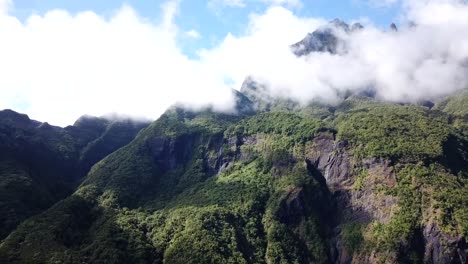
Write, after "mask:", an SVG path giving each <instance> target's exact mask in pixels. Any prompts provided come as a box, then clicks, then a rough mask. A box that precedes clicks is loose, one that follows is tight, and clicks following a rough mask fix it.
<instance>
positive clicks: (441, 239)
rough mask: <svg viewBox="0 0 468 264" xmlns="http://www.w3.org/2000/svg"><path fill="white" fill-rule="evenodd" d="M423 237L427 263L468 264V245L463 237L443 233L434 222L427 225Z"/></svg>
mask: <svg viewBox="0 0 468 264" xmlns="http://www.w3.org/2000/svg"><path fill="white" fill-rule="evenodd" d="M423 235H424V240H425V241H424V242H425V249H424V262H425V263H431V264H439V263H440V264H442V263H468V244H467V241H466V240H465V239H464V238H463V237H458V236H453V235H449V234H447V233H443V232H441V231H440V230H439V227H438V225H437V223H434V222H430V223H428V224H427V225H426V227H425V228H424V230H423Z"/></svg>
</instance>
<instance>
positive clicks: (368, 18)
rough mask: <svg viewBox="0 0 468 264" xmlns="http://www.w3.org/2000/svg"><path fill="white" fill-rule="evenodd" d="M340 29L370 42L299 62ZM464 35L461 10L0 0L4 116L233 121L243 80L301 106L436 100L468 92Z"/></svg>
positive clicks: (354, 0) (60, 120)
mask: <svg viewBox="0 0 468 264" xmlns="http://www.w3.org/2000/svg"><path fill="white" fill-rule="evenodd" d="M435 14H436V15H435ZM334 18H341V19H343V20H345V21H346V22H348V23H353V22H357V21H358V22H361V23H362V24H363V25H364V26H365V30H363V31H362V32H359V33H356V34H353V35H348V34H345V33H344V32H336V34H338V35H339V36H340V38H341V39H342V40H343V41H344V42H346V46H347V49H348V50H347V51H346V52H345V53H343V54H341V55H336V56H332V55H330V54H311V55H310V56H307V57H305V58H297V57H295V56H293V54H292V53H291V51H290V48H289V46H290V45H291V44H293V43H295V42H297V41H299V40H301V39H302V38H304V36H306V34H307V33H309V32H313V31H314V30H317V29H319V28H321V27H323V26H325V25H326V24H327V23H328V21H330V20H332V19H334ZM392 22H395V23H397V24H398V26H399V27H400V31H399V32H398V33H394V32H393V33H392V32H389V30H388V27H389V25H390V23H392ZM467 29H468V8H467V7H466V5H465V4H464V2H463V1H460V0H381V1H377V0H341V1H330V0H328V1H327V0H310V1H305V0H209V1H194V0H190V1H188V0H161V1H117V0H107V1H91V0H80V1H58V0H40V1H39V0H16V1H15V0H13V1H11V0H0V40H1V41H0V73H1V75H0V93H1V94H2V96H1V97H0V109H6V108H9V109H13V110H15V111H18V112H22V113H26V114H28V115H29V116H30V118H33V119H36V120H39V121H47V122H49V123H51V124H53V125H60V126H66V125H71V124H73V122H74V121H75V120H76V119H78V118H79V117H80V116H81V115H84V114H88V115H95V116H101V115H105V114H109V113H116V114H120V115H124V116H130V117H133V118H150V119H156V118H158V117H159V116H160V115H161V114H162V113H163V112H164V111H165V109H167V108H168V107H169V106H170V105H172V104H174V103H175V102H179V103H183V104H185V105H187V106H188V107H192V108H195V109H199V108H202V107H206V106H207V105H210V106H212V107H213V108H214V109H216V110H219V111H233V110H232V109H233V105H234V104H235V101H234V100H233V97H232V92H231V89H239V88H240V86H241V84H242V82H243V80H244V79H245V78H246V77H247V76H252V77H254V79H256V80H257V81H259V82H263V83H265V84H267V85H268V86H269V88H270V89H271V92H272V93H273V94H275V95H277V96H288V97H291V98H292V99H295V100H297V101H299V102H301V103H307V102H308V101H310V100H312V99H316V98H319V99H323V100H326V101H327V102H330V103H334V102H336V101H337V100H339V98H337V91H344V90H346V91H348V90H361V89H367V88H369V87H375V88H376V89H377V91H378V93H377V95H378V96H379V97H380V98H382V99H384V100H390V101H417V100H422V99H433V98H437V97H440V96H444V95H446V94H448V93H450V92H453V91H454V90H458V89H462V88H464V87H465V85H467V83H468V80H467V79H466V78H467V77H465V76H468V75H467V74H466V67H467V65H468V63H467V62H468V60H467V58H468V30H467ZM464 36H466V37H464ZM428 76H430V78H428Z"/></svg>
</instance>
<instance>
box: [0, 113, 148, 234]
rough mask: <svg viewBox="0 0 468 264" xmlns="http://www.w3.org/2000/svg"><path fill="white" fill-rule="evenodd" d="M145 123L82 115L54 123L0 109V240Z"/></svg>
mask: <svg viewBox="0 0 468 264" xmlns="http://www.w3.org/2000/svg"><path fill="white" fill-rule="evenodd" d="M146 125H147V124H145V123H138V122H133V121H130V120H121V121H112V120H108V119H104V118H94V117H82V118H80V119H79V120H78V121H77V122H76V123H75V125H73V126H69V127H66V128H60V127H55V126H51V125H49V124H47V123H40V122H37V121H34V120H30V119H29V118H28V117H27V116H26V115H22V114H18V113H16V112H13V111H11V110H4V111H0V239H3V238H5V237H6V236H7V235H8V234H9V233H10V231H12V230H14V229H15V228H16V226H17V225H18V224H19V223H21V222H22V221H23V220H25V219H27V218H28V217H30V216H32V215H34V214H37V213H39V212H41V211H43V210H45V209H47V208H48V207H50V206H51V205H53V204H54V203H56V202H57V201H59V200H61V199H63V198H65V197H66V196H68V195H70V194H71V193H72V192H73V190H74V188H75V187H76V185H77V184H78V183H79V180H80V179H81V178H82V177H83V176H85V175H86V174H87V172H88V170H89V169H90V168H91V166H92V165H93V164H94V163H96V162H97V161H99V160H101V159H102V158H104V157H105V156H107V155H108V154H110V153H112V152H113V151H115V150H116V149H118V148H120V147H121V146H123V145H126V144H127V143H129V142H130V141H131V140H132V139H133V138H134V137H135V135H136V134H137V132H138V131H139V130H140V129H141V128H143V127H144V126H146Z"/></svg>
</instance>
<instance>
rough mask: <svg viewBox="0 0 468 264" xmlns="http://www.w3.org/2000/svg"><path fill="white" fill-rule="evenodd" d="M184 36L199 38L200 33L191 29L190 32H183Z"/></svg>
mask: <svg viewBox="0 0 468 264" xmlns="http://www.w3.org/2000/svg"><path fill="white" fill-rule="evenodd" d="M185 35H187V37H189V38H193V39H199V38H201V35H200V33H199V32H198V31H196V30H195V29H192V30H189V31H187V32H185Z"/></svg>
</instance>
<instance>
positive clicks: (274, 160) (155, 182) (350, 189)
mask: <svg viewBox="0 0 468 264" xmlns="http://www.w3.org/2000/svg"><path fill="white" fill-rule="evenodd" d="M271 108H272V109H274V108H275V107H274V106H271ZM283 110H284V111H283V112H282V111H280V110H278V109H276V111H273V112H262V113H257V114H254V115H252V116H243V115H234V114H222V113H215V112H213V111H211V110H205V111H201V112H193V111H186V110H183V109H180V108H173V109H170V110H169V111H167V112H166V113H165V114H164V115H163V116H161V117H160V118H159V119H158V120H157V121H155V122H153V123H152V124H151V125H150V126H149V127H147V128H145V129H143V130H141V131H140V132H139V133H138V135H136V132H135V130H133V129H132V128H129V126H128V124H125V123H123V124H107V123H106V124H101V123H99V122H98V121H97V120H88V121H86V120H80V122H77V124H76V126H74V127H72V128H67V131H69V132H67V133H65V132H63V133H65V134H66V136H63V137H64V139H63V140H57V137H51V139H50V140H52V141H51V142H54V144H52V145H53V146H54V147H50V149H53V150H54V151H55V150H57V149H58V150H57V151H59V153H60V155H57V156H64V157H71V159H72V160H74V161H76V162H78V163H77V164H83V163H86V164H95V165H94V166H93V167H92V168H91V170H90V171H89V173H88V174H87V176H86V178H84V179H83V181H82V182H81V183H80V185H79V186H78V188H77V189H76V190H75V192H74V193H73V194H72V195H69V196H67V198H66V199H64V200H62V201H60V202H58V203H56V204H55V205H54V206H52V207H51V208H49V209H46V208H48V207H49V205H50V203H51V201H53V202H55V201H57V200H54V199H53V198H50V196H51V194H52V193H51V192H50V191H49V190H50V189H49V188H50V186H49V183H48V182H47V183H42V182H41V184H36V183H35V182H34V181H35V180H36V178H35V177H33V176H32V174H31V173H30V170H28V167H27V166H26V165H28V164H26V163H24V162H22V161H20V160H15V159H13V160H12V159H7V158H5V159H0V169H1V171H2V174H1V175H2V177H3V178H2V181H0V198H1V200H0V209H1V210H4V211H6V210H11V209H12V208H14V209H16V208H21V207H22V206H33V207H34V208H36V207H38V208H40V209H38V210H36V211H34V212H35V213H34V214H37V215H35V216H33V217H29V216H30V215H28V216H25V217H24V218H22V219H19V220H17V221H16V220H14V218H10V216H6V217H3V218H2V216H0V220H1V221H3V222H5V223H7V224H10V222H9V221H12V220H11V219H13V220H14V221H16V222H14V224H12V225H10V226H11V227H9V228H11V229H14V228H16V225H18V224H19V223H20V222H22V223H21V224H20V225H19V226H18V228H16V230H15V231H14V232H12V233H11V234H10V233H9V232H5V233H4V235H5V236H6V235H8V234H10V235H9V236H8V237H7V238H5V239H4V240H2V242H1V244H0V262H1V263H24V262H26V263H103V262H104V263H249V264H250V263H330V262H336V261H337V258H341V259H343V260H344V261H354V262H359V261H360V260H361V258H362V259H366V257H369V256H372V257H375V258H372V259H385V257H386V256H391V257H392V261H393V260H394V261H395V262H401V263H406V262H421V261H423V258H424V253H425V252H424V244H423V245H422V247H421V243H424V238H422V236H423V234H422V230H424V229H425V228H426V227H427V226H428V225H429V224H435V225H436V227H437V229H435V231H434V232H439V233H440V234H442V235H441V236H440V237H441V243H440V244H441V246H440V247H441V248H437V250H440V251H438V252H442V253H440V254H448V253H445V251H448V250H450V248H448V247H445V244H444V243H446V242H447V241H445V240H443V239H445V237H449V236H450V237H453V238H456V239H466V238H467V237H468V222H467V220H466V219H468V203H467V199H466V197H467V196H468V187H467V183H468V182H467V181H468V177H467V175H468V174H467V173H468V168H467V164H468V162H467V161H468V159H467V157H468V155H467V153H468V149H467V146H468V144H467V142H468V141H467V140H466V138H465V136H464V135H463V131H462V130H461V129H460V128H459V127H457V126H456V125H455V124H454V123H453V122H452V121H453V118H454V116H453V115H452V113H451V112H450V113H449V112H448V111H447V113H444V112H442V111H440V110H429V109H426V108H423V107H418V106H402V105H393V104H383V103H379V102H376V101H373V100H370V99H366V98H359V97H353V98H350V99H348V100H346V101H345V102H343V103H342V104H341V105H338V106H336V107H334V108H332V107H329V108H328V107H324V106H322V105H309V106H307V107H305V108H303V109H302V110H298V109H294V110H287V111H286V110H285V109H283ZM293 111H295V112H293ZM5 123H6V124H10V123H11V122H10V121H8V122H6V121H5ZM0 124H1V122H0ZM78 128H79V129H78ZM77 129H78V130H77ZM80 129H81V130H80ZM96 130H98V131H96ZM70 131H73V133H72V132H70ZM93 131H94V132H93ZM132 131H133V132H135V135H136V136H135V135H134V134H132V133H133V132H132ZM138 131H139V130H138ZM10 133H11V132H10ZM17 133H19V132H17ZM21 133H24V134H25V135H26V134H27V133H26V132H24V131H23V132H21ZM81 134H86V135H87V139H86V140H85V139H83V138H81V137H76V135H81ZM133 136H135V138H134V139H133V140H131V143H129V144H124V142H127V141H129V140H130V139H132V138H133ZM0 137H3V138H11V135H8V134H7V133H4V134H1V133H0ZM334 137H336V139H335V138H334ZM54 138H55V139H54ZM77 138H78V139H77ZM67 140H71V142H74V143H76V142H79V144H78V143H76V144H75V145H74V144H72V145H70V142H69V141H67ZM328 141H329V142H328ZM5 142H6V141H5ZM38 142H39V140H38ZM46 142H48V141H46ZM8 144H17V142H15V141H13V140H10V141H9V143H8ZM5 145H6V143H5ZM58 145H60V146H61V147H57V146H58ZM15 146H16V145H15ZM33 146H35V147H36V146H37V145H33ZM77 146H79V147H77ZM54 151H51V152H52V153H56V152H54ZM60 151H62V152H60ZM67 153H68V154H67ZM65 154H66V155H65ZM107 154H109V155H107ZM51 155H52V154H51ZM102 155H107V156H106V157H105V158H100V156H102ZM34 157H36V156H34ZM54 157H55V156H54ZM2 158H3V157H2ZM52 160H53V161H56V160H55V159H52ZM80 162H82V163H80ZM88 162H89V163H88ZM46 165H47V166H49V165H50V163H47V164H46ZM320 166H321V167H320ZM57 171H66V170H58V169H57ZM33 172H34V170H33ZM337 175H338V176H339V177H343V178H345V179H343V182H342V183H338V184H336V186H333V188H329V187H328V186H327V185H326V180H329V179H330V178H332V179H335V178H338V177H337ZM333 177H334V178H333ZM24 186H28V188H29V189H28V188H25V187H24ZM42 187H44V188H42ZM6 190H8V191H6ZM333 191H336V192H335V193H333ZM27 192H32V193H34V195H32V196H31V197H34V198H31V199H34V201H32V200H24V199H23V198H24V197H25V193H27ZM17 197H20V198H17ZM384 198H385V199H384ZM22 199H23V200H22ZM5 201H7V202H5ZM379 202H381V203H379ZM384 202H385V203H384ZM36 203H37V204H36ZM43 203H44V204H45V205H42V204H43ZM41 206H42V207H41ZM381 207H389V208H381ZM44 210H45V211H44ZM40 212H42V213H40ZM26 218H28V219H27V220H26V221H23V220H24V219H26ZM439 233H437V234H439ZM421 248H422V249H421ZM330 249H334V250H335V251H334V252H330ZM444 250H445V251H444ZM343 252H346V253H347V254H345V255H348V256H345V255H342V254H344V253H343ZM347 257H349V259H346V258H347Z"/></svg>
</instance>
